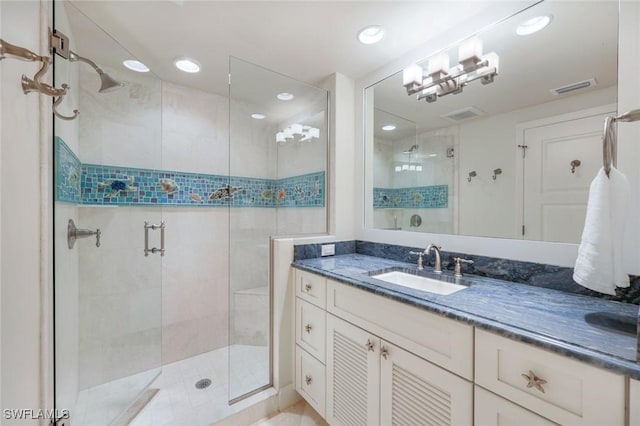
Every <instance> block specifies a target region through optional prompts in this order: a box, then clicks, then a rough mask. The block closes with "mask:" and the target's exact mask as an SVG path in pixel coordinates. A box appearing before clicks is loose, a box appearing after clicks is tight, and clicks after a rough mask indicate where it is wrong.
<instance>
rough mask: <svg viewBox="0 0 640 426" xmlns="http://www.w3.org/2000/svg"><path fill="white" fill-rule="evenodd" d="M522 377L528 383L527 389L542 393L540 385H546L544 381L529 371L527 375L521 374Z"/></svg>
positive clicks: (542, 389)
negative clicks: (534, 389)
mask: <svg viewBox="0 0 640 426" xmlns="http://www.w3.org/2000/svg"><path fill="white" fill-rule="evenodd" d="M522 377H524V378H525V379H527V381H528V383H527V387H528V388H536V389H538V390H539V391H540V392H542V393H544V388H543V387H542V385H545V384H547V381H546V380H544V379H541V378H540V377H538V376H536V375H535V373H534V372H533V371H531V370H529V374H522Z"/></svg>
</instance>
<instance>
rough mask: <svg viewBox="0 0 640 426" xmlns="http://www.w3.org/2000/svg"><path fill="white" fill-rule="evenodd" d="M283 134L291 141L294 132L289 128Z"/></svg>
mask: <svg viewBox="0 0 640 426" xmlns="http://www.w3.org/2000/svg"><path fill="white" fill-rule="evenodd" d="M282 133H283V134H284V137H285V138H286V139H291V138H293V131H292V130H291V127H287V128H286V129H284V130H283V131H282Z"/></svg>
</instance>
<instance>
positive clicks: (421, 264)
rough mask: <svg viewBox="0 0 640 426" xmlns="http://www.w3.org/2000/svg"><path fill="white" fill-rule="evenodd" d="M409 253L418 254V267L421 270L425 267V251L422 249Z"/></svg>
mask: <svg viewBox="0 0 640 426" xmlns="http://www.w3.org/2000/svg"><path fill="white" fill-rule="evenodd" d="M409 254H413V255H416V256H418V269H419V270H423V269H424V264H423V261H422V256H423V255H424V253H423V252H421V251H410V252H409Z"/></svg>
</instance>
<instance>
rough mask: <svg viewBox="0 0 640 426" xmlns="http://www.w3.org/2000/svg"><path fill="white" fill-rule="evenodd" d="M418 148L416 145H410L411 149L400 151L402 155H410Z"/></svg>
mask: <svg viewBox="0 0 640 426" xmlns="http://www.w3.org/2000/svg"><path fill="white" fill-rule="evenodd" d="M418 148H420V147H419V146H418V145H412V146H411V148H409V149H408V150H406V151H402V153H403V154H411V153H412V152H413V151H415V150H416V149H418Z"/></svg>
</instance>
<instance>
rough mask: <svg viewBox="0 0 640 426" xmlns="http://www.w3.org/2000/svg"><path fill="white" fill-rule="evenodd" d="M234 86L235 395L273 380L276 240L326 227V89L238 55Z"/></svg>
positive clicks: (231, 396)
mask: <svg viewBox="0 0 640 426" xmlns="http://www.w3.org/2000/svg"><path fill="white" fill-rule="evenodd" d="M229 68H230V74H231V80H230V81H231V84H230V89H229V176H230V177H229V183H228V187H227V188H228V189H227V192H226V194H225V196H226V197H227V199H228V204H229V399H230V401H231V402H232V403H233V402H235V401H238V400H240V399H242V398H244V397H246V396H248V395H251V394H253V393H255V392H257V391H260V390H262V389H264V388H266V387H269V386H270V385H271V383H272V377H271V374H272V373H271V368H272V361H271V357H272V335H271V330H272V284H271V271H270V241H271V238H272V237H274V236H277V235H294V234H297V235H299V234H305V233H324V232H326V217H327V216H326V203H325V187H326V173H325V172H326V164H327V105H328V94H327V91H325V90H323V89H319V88H317V87H313V86H311V85H308V84H305V83H302V82H299V81H296V80H294V79H292V78H290V77H287V76H284V75H282V74H278V73H275V72H273V71H269V70H267V69H264V68H262V67H259V66H257V65H254V64H251V63H249V62H245V61H242V60H239V59H236V58H230V64H229Z"/></svg>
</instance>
